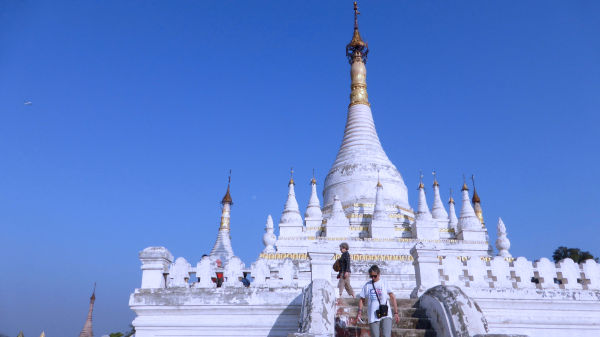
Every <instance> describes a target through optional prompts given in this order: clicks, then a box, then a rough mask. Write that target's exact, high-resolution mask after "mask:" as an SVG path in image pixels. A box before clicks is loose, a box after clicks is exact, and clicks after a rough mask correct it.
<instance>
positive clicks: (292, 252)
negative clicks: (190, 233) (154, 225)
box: [129, 3, 600, 337]
mask: <svg viewBox="0 0 600 337" xmlns="http://www.w3.org/2000/svg"><path fill="white" fill-rule="evenodd" d="M357 15H358V11H357V8H356V3H355V17H354V19H355V20H354V34H353V37H352V40H351V41H350V43H349V44H348V45H347V46H346V55H347V57H348V61H349V63H350V78H351V85H350V88H351V90H350V104H349V106H348V115H347V120H346V127H345V130H344V136H343V139H342V144H341V146H340V148H339V151H338V153H337V157H336V159H335V161H334V163H333V165H332V167H331V169H330V170H329V173H328V174H327V177H326V178H325V181H324V186H323V199H322V201H323V204H322V205H321V203H320V200H319V197H318V194H317V186H316V185H317V181H316V179H315V178H313V179H312V181H311V196H310V200H309V202H308V205H307V207H306V210H305V212H304V218H303V217H302V212H301V210H300V208H299V205H298V202H297V201H296V197H295V182H294V179H293V177H292V178H291V179H290V181H289V183H288V195H287V200H286V202H285V206H284V210H283V213H282V215H281V218H280V221H279V224H278V229H279V235H278V236H276V235H275V228H274V224H273V220H272V217H271V216H270V215H268V217H267V221H266V225H265V234H264V236H263V243H264V250H263V251H262V253H261V254H260V256H259V257H258V259H257V260H256V261H254V262H252V263H251V264H250V265H249V266H246V265H245V264H244V263H243V262H242V261H241V260H240V259H239V258H238V257H237V256H235V254H234V252H233V248H232V244H231V240H230V231H233V230H235V213H233V214H232V205H233V199H232V197H231V194H230V189H229V185H228V187H227V193H226V195H225V197H224V198H223V200H222V205H223V208H222V216H221V221H220V226H219V231H218V234H217V239H216V242H215V245H214V248H213V249H212V251H211V253H210V254H209V255H208V256H205V257H203V258H202V259H201V261H198V262H197V264H196V265H195V266H193V265H191V264H190V263H189V262H188V261H186V260H185V259H184V258H182V257H179V258H177V259H176V260H174V258H173V256H172V255H171V254H170V253H169V251H168V250H167V249H166V248H164V247H149V248H146V249H144V250H143V251H142V252H140V259H141V262H142V281H141V286H140V288H139V289H136V290H135V292H134V293H133V294H132V295H131V298H130V302H129V304H130V307H131V309H132V310H134V311H135V313H136V315H137V317H136V319H135V320H134V321H133V325H134V326H135V328H136V336H137V337H158V336H332V337H333V336H335V335H339V336H346V335H352V336H354V333H356V335H361V336H365V334H367V335H368V332H367V331H368V328H365V327H364V326H361V325H360V324H359V323H358V322H355V321H352V317H354V316H355V311H354V314H351V313H352V310H356V308H355V307H354V308H353V305H354V304H355V302H352V300H351V299H347V298H337V299H336V297H338V294H337V290H334V288H335V284H336V278H335V276H336V273H335V272H334V271H333V270H332V268H331V265H332V263H333V262H334V261H335V259H336V258H337V257H338V255H337V254H338V253H339V249H338V246H339V244H340V243H341V242H348V243H349V244H350V247H351V252H352V269H353V273H352V276H351V283H352V286H353V287H354V288H355V289H359V288H360V287H361V286H362V285H363V284H364V282H365V281H366V279H365V274H366V270H367V269H368V268H369V267H370V266H371V265H372V264H377V265H379V266H380V267H381V268H382V270H383V271H384V273H383V275H382V277H383V278H384V279H386V280H387V281H388V283H389V284H390V286H391V287H392V288H393V291H394V293H395V294H396V296H397V297H399V298H400V299H399V301H401V303H400V302H399V303H400V304H402V306H401V308H403V310H404V311H403V312H404V313H406V317H403V321H402V322H403V323H401V324H400V325H399V326H397V327H395V328H394V329H395V330H394V331H395V335H396V336H436V335H437V336H476V335H480V336H484V335H486V334H490V336H491V334H493V335H494V336H500V335H502V334H522V335H529V336H544V337H546V336H567V335H570V336H600V268H599V266H598V265H597V264H596V263H595V262H594V261H593V260H588V261H586V262H585V263H583V264H580V265H577V264H575V263H574V262H573V261H572V260H570V259H566V260H563V261H560V262H559V263H558V264H555V263H554V262H551V261H550V260H548V259H541V260H540V261H535V262H532V261H528V260H526V259H525V258H522V257H519V258H513V257H512V256H511V254H510V253H509V249H510V241H509V240H508V237H507V231H506V226H505V224H504V223H503V222H502V220H501V219H499V221H498V227H497V230H498V240H497V241H496V248H497V249H498V252H497V253H494V251H493V248H492V246H491V245H490V242H489V239H488V238H489V236H488V232H487V228H486V226H485V222H484V218H483V212H482V209H481V204H480V199H479V196H478V194H477V192H476V191H475V189H474V187H473V194H472V195H470V194H469V188H468V186H467V184H466V183H464V184H463V186H462V190H461V200H460V201H461V202H460V213H459V215H458V216H457V214H456V210H455V204H454V200H453V199H452V198H450V200H449V201H448V202H447V203H445V202H444V201H442V199H441V197H440V192H439V186H440V184H439V182H438V180H437V179H436V178H435V176H434V181H433V186H432V190H431V192H432V193H431V195H433V200H432V201H431V205H432V207H431V209H430V207H429V205H428V200H427V197H426V187H425V185H424V183H423V181H422V179H421V181H420V182H419V183H418V190H419V200H418V202H417V207H416V210H415V209H413V208H412V207H411V205H410V203H409V200H408V193H407V187H406V184H405V182H404V180H403V178H402V175H401V174H400V172H399V171H398V169H397V167H396V166H395V165H394V164H393V163H392V162H391V161H390V160H389V158H388V157H387V155H386V153H385V151H384V150H383V147H382V145H381V143H380V141H379V137H378V136H377V132H376V129H375V123H374V121H373V115H372V111H371V106H370V104H369V100H368V94H367V81H366V78H367V76H366V75H367V70H366V63H367V55H368V52H369V49H368V45H367V43H366V42H365V41H363V39H362V38H361V36H360V33H359V29H358V21H357ZM415 185H417V184H415ZM472 202H473V203H472ZM446 205H447V208H446ZM232 215H233V217H232V218H230V217H231V216H232ZM230 219H231V220H232V221H231V222H230ZM419 322H420V323H419ZM419 327H420V328H419Z"/></svg>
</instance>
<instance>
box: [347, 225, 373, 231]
mask: <svg viewBox="0 0 600 337" xmlns="http://www.w3.org/2000/svg"><path fill="white" fill-rule="evenodd" d="M350 230H351V231H361V232H362V231H365V232H368V231H369V226H361V225H356V226H350Z"/></svg>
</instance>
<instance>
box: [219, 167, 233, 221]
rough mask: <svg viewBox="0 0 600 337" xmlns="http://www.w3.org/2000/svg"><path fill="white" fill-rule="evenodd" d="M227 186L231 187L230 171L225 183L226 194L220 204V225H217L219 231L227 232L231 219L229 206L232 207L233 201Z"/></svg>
mask: <svg viewBox="0 0 600 337" xmlns="http://www.w3.org/2000/svg"><path fill="white" fill-rule="evenodd" d="M229 185H231V170H229V180H228V182H227V193H225V196H224V197H223V200H222V201H221V204H222V205H223V208H222V209H221V224H220V225H219V230H226V231H228V230H229V221H230V218H231V215H230V212H231V205H233V200H232V199H231V193H229Z"/></svg>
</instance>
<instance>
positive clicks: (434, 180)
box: [431, 170, 440, 187]
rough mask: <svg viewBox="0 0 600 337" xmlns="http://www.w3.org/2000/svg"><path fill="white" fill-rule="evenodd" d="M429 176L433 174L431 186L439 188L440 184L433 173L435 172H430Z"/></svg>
mask: <svg viewBox="0 0 600 337" xmlns="http://www.w3.org/2000/svg"><path fill="white" fill-rule="evenodd" d="M431 174H433V186H434V187H435V186H440V184H438V181H437V173H436V172H435V170H433V172H431Z"/></svg>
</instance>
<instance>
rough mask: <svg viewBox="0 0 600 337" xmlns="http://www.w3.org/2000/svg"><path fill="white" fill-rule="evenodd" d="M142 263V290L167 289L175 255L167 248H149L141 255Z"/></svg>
mask: <svg viewBox="0 0 600 337" xmlns="http://www.w3.org/2000/svg"><path fill="white" fill-rule="evenodd" d="M139 256H140V260H141V262H142V287H141V288H142V289H154V288H165V286H166V284H165V277H164V276H163V275H164V274H166V273H168V271H169V265H170V264H171V262H173V255H172V254H171V253H170V252H169V251H168V250H167V249H166V248H165V247H148V248H146V249H144V250H142V251H141V252H140V254H139Z"/></svg>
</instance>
